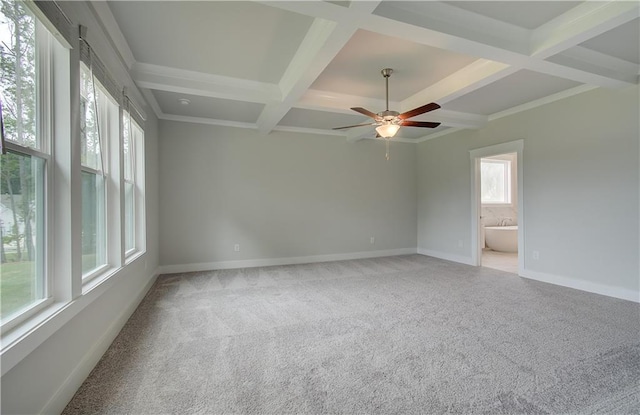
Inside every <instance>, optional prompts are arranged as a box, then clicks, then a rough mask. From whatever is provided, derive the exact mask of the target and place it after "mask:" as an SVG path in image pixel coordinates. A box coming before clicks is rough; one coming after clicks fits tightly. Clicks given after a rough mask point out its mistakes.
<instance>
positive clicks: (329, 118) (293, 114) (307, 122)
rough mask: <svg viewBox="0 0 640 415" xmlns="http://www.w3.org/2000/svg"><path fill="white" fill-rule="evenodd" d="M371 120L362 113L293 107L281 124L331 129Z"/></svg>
mask: <svg viewBox="0 0 640 415" xmlns="http://www.w3.org/2000/svg"><path fill="white" fill-rule="evenodd" d="M369 120H370V118H367V117H364V116H361V115H349V114H340V113H335V112H327V111H315V110H308V109H302V108H291V110H289V112H288V113H287V115H285V116H284V118H283V119H282V121H280V124H279V125H286V126H290V127H304V128H319V129H327V130H330V129H332V128H333V127H344V126H347V125H355V124H363V123H366V122H368V121H369Z"/></svg>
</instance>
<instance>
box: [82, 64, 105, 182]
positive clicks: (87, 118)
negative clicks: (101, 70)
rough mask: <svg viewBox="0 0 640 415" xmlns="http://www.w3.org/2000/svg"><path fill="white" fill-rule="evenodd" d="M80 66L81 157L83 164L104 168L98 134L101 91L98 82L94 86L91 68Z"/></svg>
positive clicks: (99, 168)
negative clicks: (97, 110) (98, 110)
mask: <svg viewBox="0 0 640 415" xmlns="http://www.w3.org/2000/svg"><path fill="white" fill-rule="evenodd" d="M80 67H81V68H80V69H81V70H80V83H81V85H80V134H81V138H82V139H81V153H80V159H81V162H82V165H83V166H86V167H90V168H92V169H95V170H102V163H101V160H100V140H99V135H98V121H99V120H98V116H99V113H97V112H96V105H98V107H99V106H100V93H101V92H100V89H99V87H98V85H97V83H96V85H95V88H94V82H93V80H92V77H91V72H90V71H89V69H88V68H87V67H86V66H85V65H84V64H81V65H80ZM94 89H95V96H94ZM100 121H103V120H100ZM103 124H104V123H103ZM100 133H103V131H100Z"/></svg>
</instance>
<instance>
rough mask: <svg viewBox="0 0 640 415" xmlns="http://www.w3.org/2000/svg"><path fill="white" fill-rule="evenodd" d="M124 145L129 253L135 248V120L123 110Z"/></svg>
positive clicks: (126, 226) (125, 239)
mask: <svg viewBox="0 0 640 415" xmlns="http://www.w3.org/2000/svg"><path fill="white" fill-rule="evenodd" d="M122 118H123V120H122V124H123V127H122V146H123V149H122V150H123V156H124V160H123V162H124V250H125V253H129V252H131V251H132V250H134V249H135V218H134V212H135V197H134V193H135V190H134V188H135V185H136V182H135V174H134V155H133V152H134V150H135V144H134V141H133V131H132V130H133V128H134V127H133V125H132V124H133V122H132V121H131V114H129V113H128V112H123V117H122Z"/></svg>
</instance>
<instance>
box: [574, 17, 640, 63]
mask: <svg viewBox="0 0 640 415" xmlns="http://www.w3.org/2000/svg"><path fill="white" fill-rule="evenodd" d="M581 46H584V47H586V48H589V49H592V50H595V51H597V52H600V53H604V54H607V55H611V56H614V57H616V58H619V59H624V60H625V61H629V62H633V63H637V64H640V19H634V20H632V21H630V22H627V23H625V24H623V25H621V26H618V27H616V28H615V29H612V30H610V31H608V32H605V33H603V34H601V35H600V36H596V37H594V38H593V39H589V40H587V41H586V42H584V43H582V45H581Z"/></svg>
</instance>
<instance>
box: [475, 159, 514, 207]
mask: <svg viewBox="0 0 640 415" xmlns="http://www.w3.org/2000/svg"><path fill="white" fill-rule="evenodd" d="M484 163H491V164H502V165H504V167H505V169H504V194H505V196H506V201H503V202H494V201H491V202H485V201H484V200H482V193H481V194H480V202H481V203H482V205H483V206H489V207H491V206H513V191H512V183H511V182H512V180H511V177H512V174H511V171H512V168H513V165H512V164H513V163H512V162H511V160H505V159H497V158H496V159H494V158H483V159H481V160H480V167H481V169H482V164H484ZM481 180H482V179H481Z"/></svg>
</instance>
